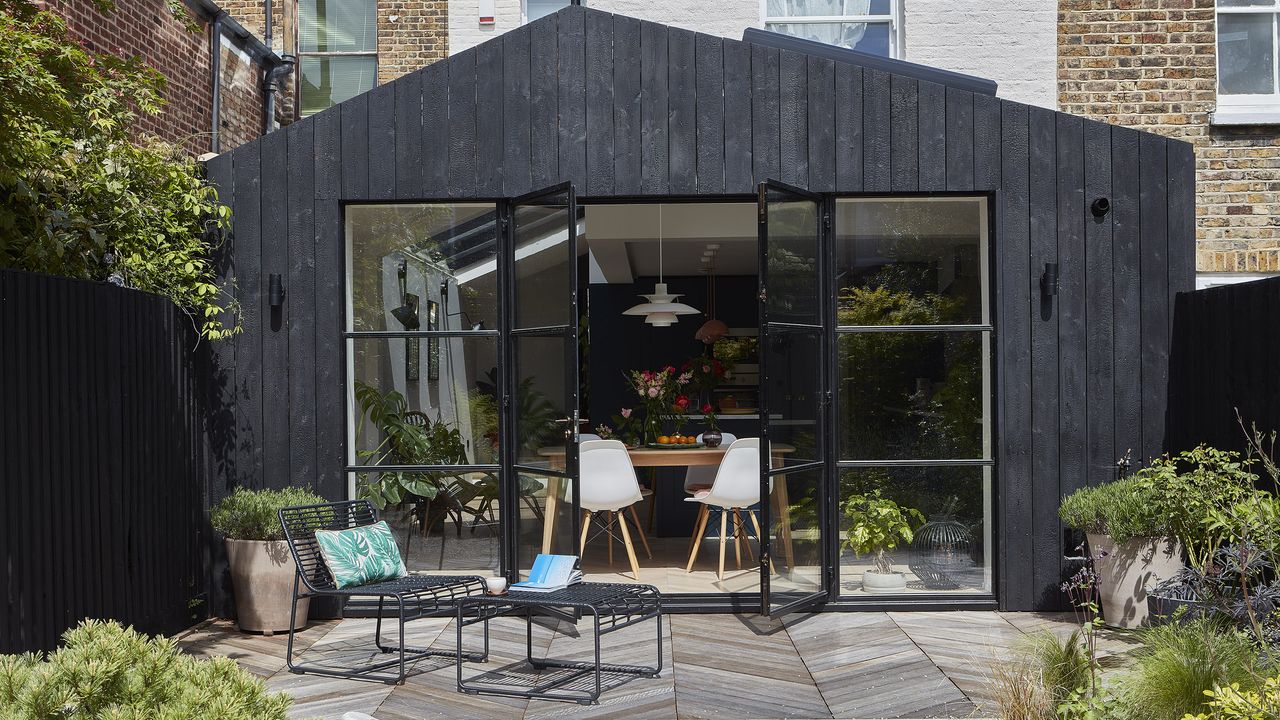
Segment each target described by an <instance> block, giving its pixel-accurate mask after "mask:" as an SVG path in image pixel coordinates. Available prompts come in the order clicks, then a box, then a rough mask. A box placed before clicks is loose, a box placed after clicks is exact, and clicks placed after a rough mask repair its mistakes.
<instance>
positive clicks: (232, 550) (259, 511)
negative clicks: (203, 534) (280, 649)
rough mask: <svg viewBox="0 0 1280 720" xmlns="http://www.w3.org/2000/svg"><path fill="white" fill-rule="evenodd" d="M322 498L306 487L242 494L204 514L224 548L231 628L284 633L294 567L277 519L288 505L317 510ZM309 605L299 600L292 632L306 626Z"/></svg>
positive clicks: (225, 499) (253, 491)
mask: <svg viewBox="0 0 1280 720" xmlns="http://www.w3.org/2000/svg"><path fill="white" fill-rule="evenodd" d="M323 502H325V500H324V498H322V497H320V496H319V495H316V494H315V493H313V492H311V491H310V490H308V489H306V488H297V487H288V488H284V489H283V490H246V489H245V488H236V490H235V492H233V493H231V494H230V495H228V496H227V497H225V498H223V499H222V500H221V501H220V502H219V503H218V504H217V505H215V506H214V507H213V509H212V510H211V511H210V512H209V522H210V524H211V525H213V529H214V530H217V531H218V532H220V533H222V535H223V537H224V538H226V544H227V564H228V565H229V566H230V569H231V586H232V589H233V590H234V592H235V598H236V624H237V625H239V626H240V629H241V630H248V631H254V632H262V633H266V634H268V635H270V634H272V633H275V632H277V631H283V630H288V629H289V605H290V601H291V599H292V597H293V577H294V575H295V574H296V572H297V571H296V568H297V565H295V564H294V561H293V556H292V554H290V552H289V546H288V544H286V543H285V542H284V529H283V528H282V527H281V525H280V518H279V516H278V515H277V513H278V512H279V510H280V508H283V507H289V506H291V505H317V504H320V503H323ZM309 607H310V603H309V602H308V601H307V600H299V601H298V615H297V618H296V620H295V621H294V629H298V628H302V627H305V626H306V624H307V611H308V609H309Z"/></svg>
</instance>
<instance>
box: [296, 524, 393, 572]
mask: <svg viewBox="0 0 1280 720" xmlns="http://www.w3.org/2000/svg"><path fill="white" fill-rule="evenodd" d="M316 544H317V545H319V546H320V555H321V557H323V558H324V562H325V564H326V565H328V566H329V572H330V573H331V574H332V575H333V582H334V583H335V584H336V585H337V586H338V588H339V589H341V588H346V587H352V586H355V585H364V584H366V583H371V582H379V581H381V580H395V579H396V578H402V577H404V576H405V575H408V574H409V573H408V572H407V571H406V570H405V568H404V561H403V560H401V559H400V548H398V547H396V540H395V538H394V537H393V536H392V535H391V528H390V527H388V526H387V521H385V520H379V521H378V522H376V523H374V524H372V525H365V526H363V527H356V528H349V529H347V530H317V531H316Z"/></svg>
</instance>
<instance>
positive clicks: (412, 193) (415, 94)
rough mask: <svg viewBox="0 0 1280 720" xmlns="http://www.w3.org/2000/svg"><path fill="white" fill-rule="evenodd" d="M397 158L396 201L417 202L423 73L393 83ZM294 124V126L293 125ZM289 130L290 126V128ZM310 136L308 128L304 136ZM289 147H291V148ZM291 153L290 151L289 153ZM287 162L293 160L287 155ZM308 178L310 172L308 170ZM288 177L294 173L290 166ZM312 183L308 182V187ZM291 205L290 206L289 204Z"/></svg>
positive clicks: (415, 73)
mask: <svg viewBox="0 0 1280 720" xmlns="http://www.w3.org/2000/svg"><path fill="white" fill-rule="evenodd" d="M395 111H396V119H395V123H396V125H395V127H396V157H395V189H396V198H397V199H416V198H418V197H420V193H421V192H422V71H421V70H419V71H417V72H411V73H409V74H408V75H405V76H404V77H402V78H400V79H399V80H397V81H396V107H395ZM296 124H297V123H294V125H296ZM290 127H292V125H290ZM311 136H312V134H311V130H310V129H309V128H308V130H307V137H308V138H310V137H311ZM290 147H292V146H290ZM290 152H292V150H291V151H290ZM290 161H291V162H292V161H293V157H292V155H290ZM307 175H308V176H310V175H311V173H310V171H309V168H308V172H307ZM289 176H290V178H296V177H297V173H295V172H294V171H293V169H292V165H290V170H289ZM310 183H311V180H308V186H310ZM290 204H291V205H292V203H290Z"/></svg>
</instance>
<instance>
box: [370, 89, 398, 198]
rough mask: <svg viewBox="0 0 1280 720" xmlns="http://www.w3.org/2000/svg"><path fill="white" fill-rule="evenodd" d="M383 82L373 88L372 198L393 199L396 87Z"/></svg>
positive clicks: (371, 134)
mask: <svg viewBox="0 0 1280 720" xmlns="http://www.w3.org/2000/svg"><path fill="white" fill-rule="evenodd" d="M398 85H399V83H387V84H385V85H379V86H378V87H375V88H374V89H372V90H370V91H369V141H368V142H369V198H370V199H371V200H390V199H392V198H394V197H395V195H396V87H397V86H398Z"/></svg>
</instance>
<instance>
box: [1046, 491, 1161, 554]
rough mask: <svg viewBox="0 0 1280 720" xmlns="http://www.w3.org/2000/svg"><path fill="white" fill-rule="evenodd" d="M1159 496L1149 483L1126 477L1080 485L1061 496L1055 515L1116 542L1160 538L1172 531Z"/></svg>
mask: <svg viewBox="0 0 1280 720" xmlns="http://www.w3.org/2000/svg"><path fill="white" fill-rule="evenodd" d="M1162 505H1163V498H1162V497H1161V495H1160V493H1159V492H1158V491H1157V490H1156V488H1154V487H1153V486H1152V485H1151V484H1150V483H1148V482H1146V481H1145V480H1143V479H1142V478H1140V477H1137V476H1130V477H1127V478H1121V479H1120V480H1116V481H1114V482H1109V483H1104V484H1102V485H1095V486H1093V487H1085V488H1081V489H1079V490H1077V491H1075V492H1073V493H1071V494H1070V495H1068V496H1066V497H1065V498H1063V499H1062V504H1061V505H1060V506H1059V507H1058V515H1059V517H1061V518H1062V521H1063V522H1064V523H1066V524H1067V525H1068V526H1070V527H1073V528H1076V529H1078V530H1083V531H1085V532H1089V533H1098V534H1105V535H1110V536H1111V538H1112V539H1113V540H1115V541H1116V542H1118V543H1122V542H1126V541H1128V540H1131V539H1133V538H1143V537H1164V536H1166V535H1168V534H1169V533H1170V532H1171V531H1172V527H1171V524H1170V520H1169V518H1168V517H1167V515H1165V513H1164V510H1163V509H1162V507H1161V506H1162Z"/></svg>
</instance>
